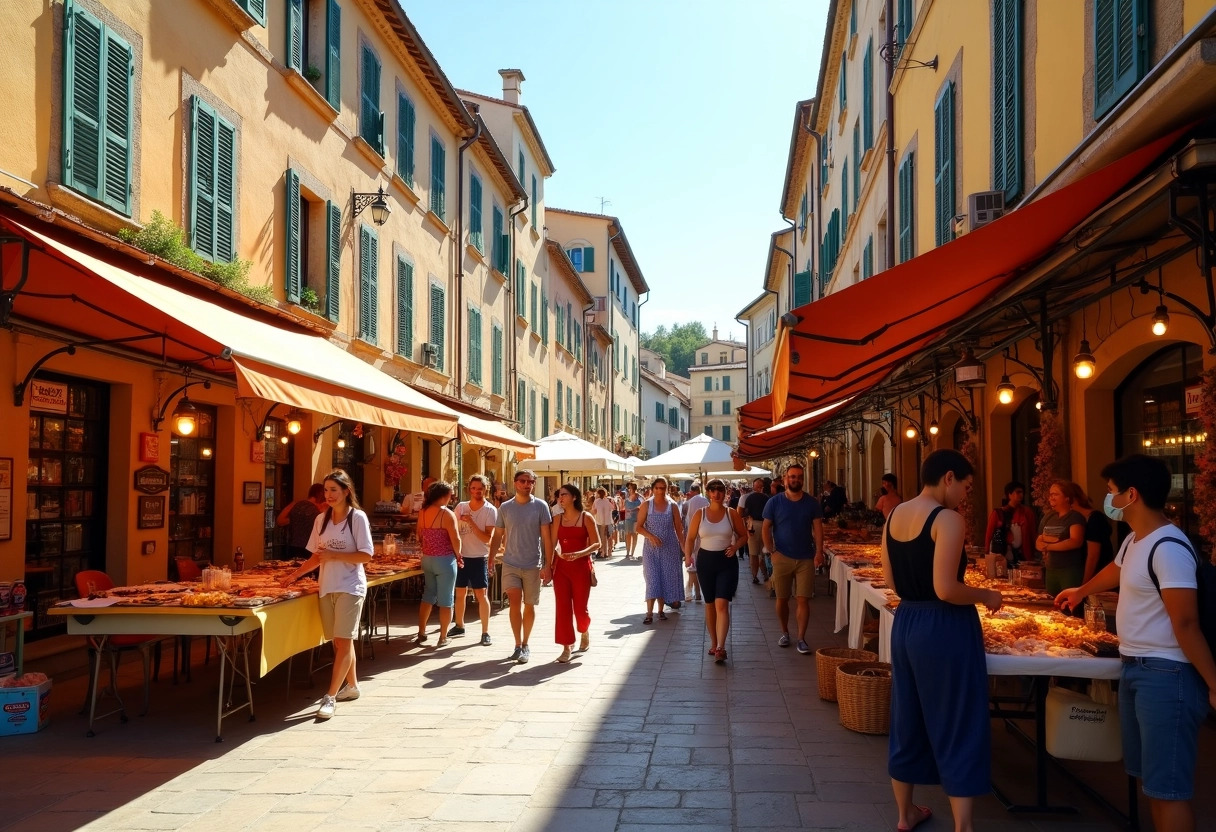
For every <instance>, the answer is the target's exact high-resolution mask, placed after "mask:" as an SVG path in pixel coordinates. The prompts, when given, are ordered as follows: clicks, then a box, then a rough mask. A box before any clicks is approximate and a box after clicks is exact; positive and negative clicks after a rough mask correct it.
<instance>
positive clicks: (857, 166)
mask: <svg viewBox="0 0 1216 832" xmlns="http://www.w3.org/2000/svg"><path fill="white" fill-rule="evenodd" d="M860 199H861V129H860V126H859V125H858V123H857V122H856V121H854V122H853V209H852V210H853V211H854V212H856V211H857V203H858V201H859V200H860Z"/></svg>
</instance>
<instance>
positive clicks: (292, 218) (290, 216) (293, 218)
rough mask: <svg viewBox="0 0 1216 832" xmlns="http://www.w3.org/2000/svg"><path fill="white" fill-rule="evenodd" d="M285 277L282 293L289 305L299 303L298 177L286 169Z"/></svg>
mask: <svg viewBox="0 0 1216 832" xmlns="http://www.w3.org/2000/svg"><path fill="white" fill-rule="evenodd" d="M286 213H287V275H286V278H285V280H284V281H283V282H284V291H285V292H286V294H287V300H288V301H289V302H290V303H299V302H300V260H301V257H302V255H301V252H300V222H301V219H302V218H301V216H300V177H299V175H298V174H297V173H296V172H295V171H294V170H292V169H291V168H288V169H287V212H286Z"/></svg>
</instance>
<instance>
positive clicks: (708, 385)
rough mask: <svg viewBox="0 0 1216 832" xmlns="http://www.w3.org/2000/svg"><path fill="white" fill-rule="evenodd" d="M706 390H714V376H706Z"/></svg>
mask: <svg viewBox="0 0 1216 832" xmlns="http://www.w3.org/2000/svg"><path fill="white" fill-rule="evenodd" d="M705 389H706V391H710V390H713V389H714V378H713V376H711V375H706V376H705Z"/></svg>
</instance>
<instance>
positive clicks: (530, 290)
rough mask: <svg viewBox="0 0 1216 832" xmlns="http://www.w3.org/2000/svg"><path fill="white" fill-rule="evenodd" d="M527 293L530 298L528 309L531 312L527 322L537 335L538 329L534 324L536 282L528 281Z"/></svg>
mask: <svg viewBox="0 0 1216 832" xmlns="http://www.w3.org/2000/svg"><path fill="white" fill-rule="evenodd" d="M528 294H529V296H530V300H531V303H530V304H529V306H528V311H529V312H531V313H532V314H531V315H529V316H528V323H529V325H530V326H531V327H532V331H533V332H535V333H536V334H537V335H539V334H540V330H539V328H538V327H537V325H536V307H537V300H538V298H537V294H536V284H535V283H532V282H529V283H528Z"/></svg>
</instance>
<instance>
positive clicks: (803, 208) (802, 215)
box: [798, 190, 809, 231]
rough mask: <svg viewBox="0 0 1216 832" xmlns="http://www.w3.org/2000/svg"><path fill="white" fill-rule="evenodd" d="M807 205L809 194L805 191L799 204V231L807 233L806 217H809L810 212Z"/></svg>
mask: <svg viewBox="0 0 1216 832" xmlns="http://www.w3.org/2000/svg"><path fill="white" fill-rule="evenodd" d="M807 204H808V203H807V193H806V191H805V190H804V191H803V192H802V201H801V202H800V203H798V230H799V231H806V217H807V211H808V210H809V209H808V208H807Z"/></svg>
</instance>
